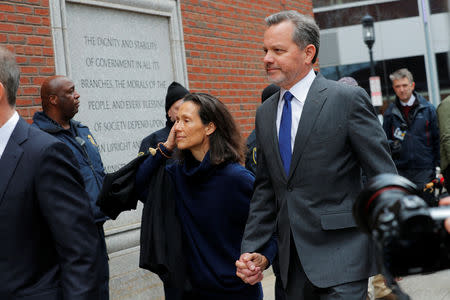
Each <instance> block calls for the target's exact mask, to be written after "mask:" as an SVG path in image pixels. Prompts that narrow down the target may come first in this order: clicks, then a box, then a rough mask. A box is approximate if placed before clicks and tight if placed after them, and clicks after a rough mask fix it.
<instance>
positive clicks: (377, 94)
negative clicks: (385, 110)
mask: <svg viewBox="0 0 450 300" xmlns="http://www.w3.org/2000/svg"><path fill="white" fill-rule="evenodd" d="M369 82H370V96H371V98H372V105H373V106H382V105H383V96H382V94H381V84H380V77H379V76H371V77H370V78H369Z"/></svg>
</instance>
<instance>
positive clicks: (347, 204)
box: [242, 74, 396, 287]
mask: <svg viewBox="0 0 450 300" xmlns="http://www.w3.org/2000/svg"><path fill="white" fill-rule="evenodd" d="M279 96H280V94H279V93H276V94H275V95H273V96H272V97H271V98H269V99H268V100H267V101H266V102H264V104H263V105H262V106H261V107H260V108H259V109H258V111H257V114H256V138H257V144H258V147H257V149H258V150H257V151H258V153H257V160H258V161H257V163H258V164H257V172H256V182H255V191H254V195H253V198H252V201H251V205H250V214H249V218H248V221H247V225H246V229H245V233H244V238H243V241H242V252H255V251H256V252H258V251H259V250H260V249H261V248H262V247H263V246H264V244H265V243H266V242H267V241H268V240H269V239H270V237H271V235H272V233H273V231H274V230H275V229H277V230H278V235H279V240H278V243H279V257H280V269H281V278H282V281H283V284H284V285H285V286H286V284H287V280H288V278H287V277H288V269H289V261H290V233H291V232H292V236H293V240H294V241H295V247H296V249H297V253H298V255H299V257H300V261H301V263H302V266H303V268H304V270H305V273H306V274H307V276H308V278H309V279H310V281H311V282H312V283H313V284H314V285H316V286H318V287H330V286H334V285H338V284H342V283H345V282H351V281H357V280H362V279H364V278H367V277H369V276H370V275H372V274H374V273H375V262H374V256H373V247H372V244H371V243H370V242H369V239H368V237H367V236H365V235H363V234H362V233H360V232H359V230H358V229H357V228H356V224H355V222H354V220H353V216H352V205H353V202H354V200H355V199H356V197H357V195H358V193H359V191H360V190H361V187H362V184H361V168H362V169H363V171H364V173H365V174H366V175H367V176H368V178H370V177H372V176H374V175H376V174H379V173H396V169H395V165H394V163H393V161H392V159H391V155H390V153H389V149H388V144H387V140H386V136H385V133H384V131H383V129H382V127H381V124H380V122H379V121H378V119H377V117H376V114H375V112H374V109H373V107H372V105H371V103H370V100H369V97H368V95H367V93H366V92H365V91H364V90H363V89H362V88H359V87H352V86H348V85H345V84H342V83H337V82H335V81H331V80H327V79H325V78H324V77H323V76H322V75H320V74H318V75H317V77H316V79H315V80H314V82H313V84H312V86H311V88H310V90H309V92H308V95H307V97H306V101H305V105H304V107H303V112H302V116H301V119H300V123H299V127H298V131H297V135H296V138H295V144H294V151H293V156H292V162H291V168H290V174H289V176H287V175H286V174H285V172H284V169H283V165H282V161H281V157H280V152H279V148H278V138H277V132H276V130H277V129H276V113H277V104H278V99H279Z"/></svg>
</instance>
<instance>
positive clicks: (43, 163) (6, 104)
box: [0, 47, 99, 300]
mask: <svg viewBox="0 0 450 300" xmlns="http://www.w3.org/2000/svg"><path fill="white" fill-rule="evenodd" d="M19 77H20V73H19V69H18V67H17V64H16V62H15V58H14V56H13V55H12V54H11V53H10V52H9V51H7V50H6V49H4V48H1V47H0V169H1V172H0V241H1V244H2V246H1V247H0V282H1V285H0V299H19V298H20V299H24V300H25V299H26V300H62V299H86V300H92V299H99V298H98V286H99V283H98V279H99V275H98V265H97V261H96V258H97V256H98V254H97V251H98V248H99V247H98V243H99V236H98V233H97V228H96V226H95V223H94V218H93V215H92V213H91V211H90V209H89V200H88V199H89V198H88V195H87V194H86V193H85V191H84V185H83V178H82V177H81V175H80V173H79V171H78V165H77V162H76V160H75V158H74V157H73V155H72V152H71V151H70V149H69V148H68V147H67V146H66V145H64V144H63V143H61V142H60V141H58V140H57V139H56V138H54V137H52V136H50V135H48V134H47V133H44V132H43V131H41V130H39V129H37V128H33V127H31V126H30V125H29V124H28V123H27V122H26V121H25V120H23V119H22V118H20V117H19V115H18V113H17V112H16V110H15V102H16V92H17V88H18V86H19Z"/></svg>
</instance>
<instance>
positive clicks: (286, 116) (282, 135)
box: [278, 91, 294, 175]
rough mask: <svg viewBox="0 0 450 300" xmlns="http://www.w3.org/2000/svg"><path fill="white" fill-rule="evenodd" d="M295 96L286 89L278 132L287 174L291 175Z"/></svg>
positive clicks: (279, 145)
mask: <svg viewBox="0 0 450 300" xmlns="http://www.w3.org/2000/svg"><path fill="white" fill-rule="evenodd" d="M293 97H294V96H293V95H292V94H291V93H290V92H289V91H286V93H284V95H283V98H284V106H283V113H282V114H281V122H280V131H279V132H278V147H279V149H280V154H281V160H282V161H283V167H284V170H285V171H286V175H289V167H290V166H291V158H292V150H291V127H292V108H291V100H292V98H293Z"/></svg>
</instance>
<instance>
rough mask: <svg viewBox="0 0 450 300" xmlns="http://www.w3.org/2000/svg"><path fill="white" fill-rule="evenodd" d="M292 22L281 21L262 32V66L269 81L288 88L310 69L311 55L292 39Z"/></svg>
mask: <svg viewBox="0 0 450 300" xmlns="http://www.w3.org/2000/svg"><path fill="white" fill-rule="evenodd" d="M293 33H294V24H293V23H292V22H290V21H285V22H281V23H279V24H276V25H272V26H270V27H268V28H267V30H266V31H265V33H264V48H263V49H264V52H265V53H266V55H265V56H264V66H265V69H266V73H267V77H268V79H269V81H270V82H272V83H274V84H276V85H278V86H281V87H283V88H285V89H290V88H291V87H292V86H293V85H294V84H296V83H297V82H298V81H300V80H301V79H302V78H303V77H304V76H306V75H307V73H308V72H309V70H310V64H311V60H312V57H310V55H307V54H306V53H305V49H306V48H307V47H305V49H300V48H299V47H298V46H297V44H295V43H294V41H293V40H292V37H293Z"/></svg>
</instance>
